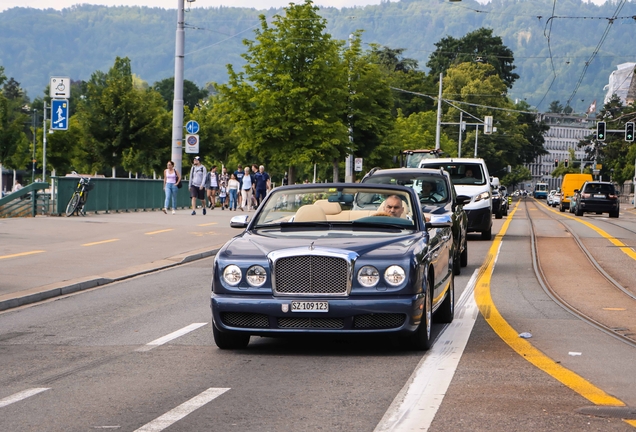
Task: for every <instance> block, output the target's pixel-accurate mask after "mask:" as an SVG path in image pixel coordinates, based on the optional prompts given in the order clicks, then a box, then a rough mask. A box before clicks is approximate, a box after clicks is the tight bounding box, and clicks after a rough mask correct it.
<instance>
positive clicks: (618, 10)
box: [566, 0, 627, 106]
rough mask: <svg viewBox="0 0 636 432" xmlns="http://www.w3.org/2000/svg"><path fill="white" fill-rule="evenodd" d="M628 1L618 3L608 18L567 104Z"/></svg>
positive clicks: (622, 0)
mask: <svg viewBox="0 0 636 432" xmlns="http://www.w3.org/2000/svg"><path fill="white" fill-rule="evenodd" d="M626 1H627V0H621V1H620V2H619V3H618V6H617V7H616V11H615V12H614V15H613V17H612V18H610V19H608V23H607V27H606V28H605V31H604V32H603V35H602V36H601V39H600V40H599V41H598V44H596V48H594V52H592V55H591V56H590V58H589V59H588V60H587V61H586V62H585V66H584V67H583V71H582V72H581V76H580V77H579V80H578V81H577V83H576V86H575V87H574V91H572V94H571V95H570V98H569V99H568V101H567V104H566V106H569V105H570V102H572V99H574V96H575V95H576V92H577V91H578V90H579V87H580V86H581V83H582V82H583V78H584V77H585V74H586V73H587V69H588V68H589V67H590V64H591V63H592V61H593V60H594V58H595V57H596V55H597V54H598V52H599V51H600V49H601V47H602V46H603V43H605V39H607V35H608V34H609V31H610V29H611V28H612V24H614V21H615V20H616V19H617V17H618V14H619V13H620V11H621V10H622V9H623V7H624V6H625V3H626Z"/></svg>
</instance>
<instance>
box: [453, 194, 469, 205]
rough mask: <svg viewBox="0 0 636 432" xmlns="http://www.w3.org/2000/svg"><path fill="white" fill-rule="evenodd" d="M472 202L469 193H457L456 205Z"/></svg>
mask: <svg viewBox="0 0 636 432" xmlns="http://www.w3.org/2000/svg"><path fill="white" fill-rule="evenodd" d="M469 202H470V197H469V196H468V195H457V197H456V198H455V205H460V206H463V205H466V204H468V203H469Z"/></svg>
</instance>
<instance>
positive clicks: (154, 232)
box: [146, 228, 174, 235]
mask: <svg viewBox="0 0 636 432" xmlns="http://www.w3.org/2000/svg"><path fill="white" fill-rule="evenodd" d="M168 231H174V228H168V229H165V230H159V231H152V232H147V233H146V235H153V234H159V233H164V232H168Z"/></svg>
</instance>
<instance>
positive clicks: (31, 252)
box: [0, 250, 46, 259]
mask: <svg viewBox="0 0 636 432" xmlns="http://www.w3.org/2000/svg"><path fill="white" fill-rule="evenodd" d="M42 252H46V251H43V250H35V251H29V252H20V253H17V254H13V255H0V259H7V258H17V257H21V256H26V255H33V254H39V253H42Z"/></svg>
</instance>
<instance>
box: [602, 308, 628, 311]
mask: <svg viewBox="0 0 636 432" xmlns="http://www.w3.org/2000/svg"><path fill="white" fill-rule="evenodd" d="M603 310H606V311H624V310H627V309H625V308H603Z"/></svg>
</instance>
